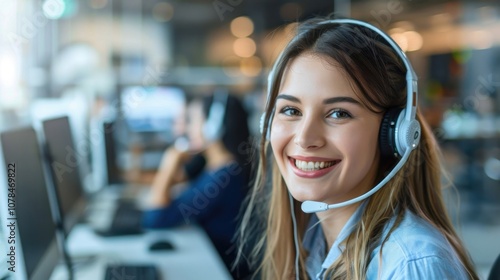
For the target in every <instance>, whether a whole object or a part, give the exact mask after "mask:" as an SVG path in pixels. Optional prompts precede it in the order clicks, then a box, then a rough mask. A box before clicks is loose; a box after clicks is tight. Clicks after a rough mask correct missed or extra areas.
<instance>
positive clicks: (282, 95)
mask: <svg viewBox="0 0 500 280" xmlns="http://www.w3.org/2000/svg"><path fill="white" fill-rule="evenodd" d="M278 99H285V100H288V101H292V102H295V103H299V104H300V103H301V102H300V99H298V98H297V97H295V96H292V95H288V94H280V95H278V96H276V100H278Z"/></svg>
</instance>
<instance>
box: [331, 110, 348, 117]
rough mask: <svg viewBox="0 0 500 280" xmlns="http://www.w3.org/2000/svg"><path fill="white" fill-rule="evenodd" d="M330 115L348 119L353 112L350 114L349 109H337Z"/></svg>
mask: <svg viewBox="0 0 500 280" xmlns="http://www.w3.org/2000/svg"><path fill="white" fill-rule="evenodd" d="M329 116H330V117H332V118H334V119H348V118H351V114H349V113H348V112H347V111H344V110H340V109H336V110H333V111H332V112H331V113H330V115H329Z"/></svg>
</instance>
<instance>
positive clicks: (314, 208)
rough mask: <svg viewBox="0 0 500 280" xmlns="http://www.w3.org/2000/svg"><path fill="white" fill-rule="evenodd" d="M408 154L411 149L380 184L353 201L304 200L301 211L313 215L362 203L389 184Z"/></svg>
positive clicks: (409, 150) (408, 150)
mask: <svg viewBox="0 0 500 280" xmlns="http://www.w3.org/2000/svg"><path fill="white" fill-rule="evenodd" d="M410 153H411V149H407V150H406V152H405V154H404V155H403V157H402V158H401V159H400V160H399V162H398V164H396V166H395V167H394V168H393V169H392V170H391V172H390V173H389V174H387V176H386V177H385V178H384V179H383V180H382V181H380V183H378V184H377V185H376V186H375V187H373V189H371V190H370V191H368V192H366V193H365V194H363V195H360V196H358V197H355V198H353V199H350V200H348V201H344V202H341V203H334V204H327V203H324V202H319V201H311V200H306V201H304V202H302V205H301V209H302V211H303V212H305V213H315V212H321V211H326V210H329V209H335V208H341V207H345V206H347V205H351V204H354V203H356V202H359V201H362V200H364V199H366V198H368V197H370V196H371V195H372V194H374V193H376V192H377V191H378V190H380V188H382V187H383V186H384V185H385V184H386V183H387V182H389V180H391V179H392V178H393V177H394V176H395V175H396V173H398V171H399V170H400V169H401V167H403V165H404V164H405V163H406V161H407V160H408V157H409V156H410Z"/></svg>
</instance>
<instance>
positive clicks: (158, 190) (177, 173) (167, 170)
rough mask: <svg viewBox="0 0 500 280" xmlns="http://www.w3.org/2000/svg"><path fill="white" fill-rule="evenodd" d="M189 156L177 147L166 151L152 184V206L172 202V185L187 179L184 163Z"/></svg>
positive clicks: (156, 206)
mask: <svg viewBox="0 0 500 280" xmlns="http://www.w3.org/2000/svg"><path fill="white" fill-rule="evenodd" d="M188 157H189V155H188V154H187V153H185V152H181V151H178V150H177V149H175V148H170V149H168V150H166V151H165V153H164V154H163V158H162V161H161V164H160V167H159V169H158V171H157V173H156V175H155V178H154V179H153V184H152V186H151V199H150V205H151V206H152V207H155V208H158V207H165V206H168V205H169V204H170V202H171V189H172V187H173V186H175V185H176V184H179V183H182V182H184V181H186V179H187V177H186V174H185V172H184V168H183V164H184V162H185V161H186V159H187V158H188Z"/></svg>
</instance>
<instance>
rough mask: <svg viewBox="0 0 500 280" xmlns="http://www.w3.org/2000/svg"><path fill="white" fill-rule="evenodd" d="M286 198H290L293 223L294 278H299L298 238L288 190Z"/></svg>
mask: <svg viewBox="0 0 500 280" xmlns="http://www.w3.org/2000/svg"><path fill="white" fill-rule="evenodd" d="M288 198H289V199H290V210H292V224H293V240H294V243H295V279H297V280H299V256H300V251H299V238H298V236H297V235H298V234H297V220H296V219H295V209H294V206H293V198H292V195H291V194H290V192H289V193H288Z"/></svg>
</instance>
